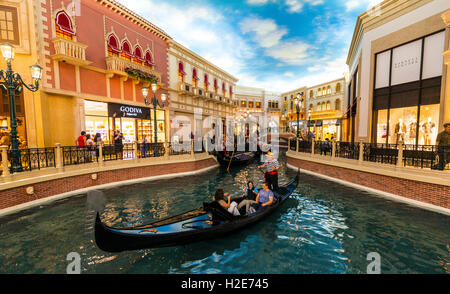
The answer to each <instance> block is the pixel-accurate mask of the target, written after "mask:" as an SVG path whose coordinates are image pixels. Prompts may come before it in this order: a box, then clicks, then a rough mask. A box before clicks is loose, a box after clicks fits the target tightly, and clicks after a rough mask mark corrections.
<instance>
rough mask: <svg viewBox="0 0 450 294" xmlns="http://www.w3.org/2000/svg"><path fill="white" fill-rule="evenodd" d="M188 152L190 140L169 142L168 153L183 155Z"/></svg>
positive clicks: (189, 151)
mask: <svg viewBox="0 0 450 294" xmlns="http://www.w3.org/2000/svg"><path fill="white" fill-rule="evenodd" d="M190 153H191V141H184V142H173V143H172V142H170V143H169V155H183V154H190Z"/></svg>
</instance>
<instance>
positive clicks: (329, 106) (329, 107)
mask: <svg viewBox="0 0 450 294" xmlns="http://www.w3.org/2000/svg"><path fill="white" fill-rule="evenodd" d="M327 110H331V103H330V101H327Z"/></svg>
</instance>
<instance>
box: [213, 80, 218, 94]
mask: <svg viewBox="0 0 450 294" xmlns="http://www.w3.org/2000/svg"><path fill="white" fill-rule="evenodd" d="M218 88H219V86H218V85H217V79H214V92H215V93H216V94H217V89H218Z"/></svg>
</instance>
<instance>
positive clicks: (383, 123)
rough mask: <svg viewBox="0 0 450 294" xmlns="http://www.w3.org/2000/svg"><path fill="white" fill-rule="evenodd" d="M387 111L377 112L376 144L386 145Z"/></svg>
mask: <svg viewBox="0 0 450 294" xmlns="http://www.w3.org/2000/svg"><path fill="white" fill-rule="evenodd" d="M387 113H388V112H387V109H383V110H379V111H378V115H377V118H378V121H377V125H376V128H377V129H376V131H377V142H378V143H386V138H387V128H388V126H387Z"/></svg>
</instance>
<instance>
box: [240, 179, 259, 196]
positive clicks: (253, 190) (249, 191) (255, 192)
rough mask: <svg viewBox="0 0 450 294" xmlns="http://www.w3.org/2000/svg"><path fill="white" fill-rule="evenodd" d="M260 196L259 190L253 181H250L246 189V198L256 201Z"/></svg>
mask: <svg viewBox="0 0 450 294" xmlns="http://www.w3.org/2000/svg"><path fill="white" fill-rule="evenodd" d="M256 195H258V189H257V188H256V187H255V185H254V184H253V181H248V183H247V188H244V195H243V196H244V197H245V198H246V199H249V200H255V199H256Z"/></svg>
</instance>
